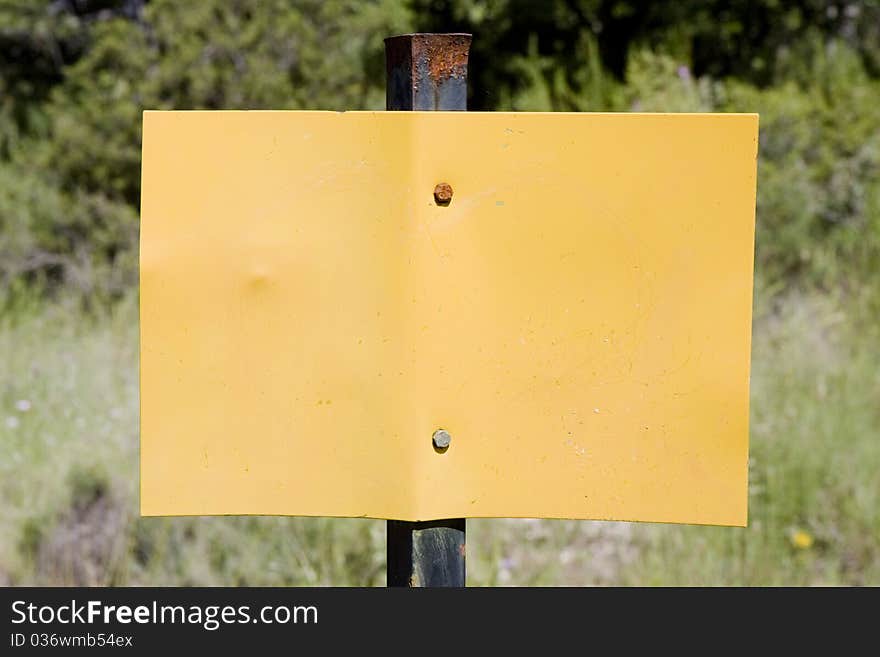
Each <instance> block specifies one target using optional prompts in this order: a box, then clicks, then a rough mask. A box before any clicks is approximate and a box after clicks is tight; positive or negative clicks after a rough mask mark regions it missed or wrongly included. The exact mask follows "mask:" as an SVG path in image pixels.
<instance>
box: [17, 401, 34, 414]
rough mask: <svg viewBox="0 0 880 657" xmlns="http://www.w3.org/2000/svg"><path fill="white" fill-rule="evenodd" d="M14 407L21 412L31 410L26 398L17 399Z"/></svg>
mask: <svg viewBox="0 0 880 657" xmlns="http://www.w3.org/2000/svg"><path fill="white" fill-rule="evenodd" d="M15 408H16V410H18V411H20V412H21V413H27V412H28V411H29V410H31V403H30V401H29V400H27V399H19V400H18V401H17V402H15Z"/></svg>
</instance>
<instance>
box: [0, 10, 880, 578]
mask: <svg viewBox="0 0 880 657" xmlns="http://www.w3.org/2000/svg"><path fill="white" fill-rule="evenodd" d="M407 31H468V32H472V33H474V35H475V38H474V43H473V49H472V55H471V62H470V76H469V79H470V96H471V97H470V106H471V108H472V109H480V110H520V111H536V110H542V111H547V110H565V111H598V110H612V111H676V112H677V111H718V112H728V111H747V112H760V114H761V136H760V159H759V185H758V192H759V193H758V224H757V249H756V288H757V294H756V307H755V329H754V356H753V361H754V368H753V370H754V371H753V380H752V389H753V414H752V452H751V453H752V456H753V463H752V476H751V487H752V489H751V519H752V522H751V525H750V527H749V529H748V530H742V531H740V530H736V531H729V530H724V529H713V528H676V527H668V528H667V527H643V526H631V525H623V524H616V523H560V522H556V523H553V522H538V521H535V522H531V523H530V522H528V521H475V522H473V523H471V526H472V533H471V537H470V540H469V543H470V544H471V545H480V546H481V548H482V549H481V550H480V551H479V552H476V551H475V556H474V557H473V560H472V561H471V564H472V566H471V568H472V570H471V573H472V576H473V578H474V579H473V580H472V581H475V582H483V583H507V582H511V581H515V582H520V583H532V582H540V583H587V582H598V583H608V582H633V583H810V582H822V583H835V582H844V583H865V582H873V583H878V582H880V570H878V568H880V565H878V564H880V544H878V543H880V538H878V537H880V515H878V512H877V509H880V499H878V495H880V492H878V491H880V478H878V477H880V475H878V473H880V433H878V426H880V411H878V409H880V378H878V374H877V371H876V363H877V361H878V360H880V347H878V344H880V342H878V337H880V336H878V331H877V330H876V326H877V313H878V308H880V301H878V300H880V293H878V287H880V286H878V284H877V275H878V262H880V175H878V174H880V0H863V1H861V2H857V1H854V0H845V1H832V0H802V1H801V2H793V1H791V0H681V1H679V2H675V3H667V2H646V1H638V0H629V1H619V0H543V1H531V0H364V1H356V0H296V1H294V0H199V1H198V2H196V1H193V2H181V1H178V0H151V1H147V0H51V1H46V2H41V1H38V0H0V309H2V310H0V312H2V317H0V471H2V475H3V476H2V478H0V503H2V505H3V508H4V512H5V511H6V509H7V508H11V509H12V511H11V512H10V513H4V514H3V516H2V518H3V519H2V520H0V536H2V539H0V581H3V580H9V581H11V582H13V583H33V582H44V583H46V582H49V583H51V582H67V583H75V582H83V583H125V582H142V583H167V584H173V583H250V584H258V583H270V584H271V583H377V582H378V583H381V582H380V581H379V580H380V579H381V572H382V559H383V550H382V541H383V536H382V528H381V525H379V524H376V523H371V522H369V521H354V520H351V521H331V520H314V519H313V520H307V519H297V520H289V519H266V518H250V519H248V518H242V519H228V518H217V519H189V520H185V521H183V520H178V521H164V520H161V519H149V520H141V519H138V518H137V517H136V516H137V511H136V497H137V496H136V489H135V483H136V472H137V380H136V371H137V348H136V344H137V334H136V326H137V312H136V305H135V304H134V303H133V299H134V298H135V295H136V284H137V240H138V204H139V182H140V129H141V111H142V110H143V109H155V108H183V109H185V108H302V109H305V108H316V109H381V108H382V107H383V105H384V84H385V82H384V56H383V44H382V39H383V38H384V37H385V36H389V35H392V34H397V33H402V32H407ZM84 537H88V539H87V540H86V538H84ZM524 545H527V546H528V549H525V548H524V547H523V546H524ZM328 546H329V547H328ZM320 555H325V558H321V557H320Z"/></svg>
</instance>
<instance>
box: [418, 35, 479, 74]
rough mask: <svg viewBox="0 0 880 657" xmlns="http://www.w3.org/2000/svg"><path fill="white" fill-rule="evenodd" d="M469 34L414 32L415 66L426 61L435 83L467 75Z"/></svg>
mask: <svg viewBox="0 0 880 657" xmlns="http://www.w3.org/2000/svg"><path fill="white" fill-rule="evenodd" d="M470 46H471V36H470V35H469V34H414V35H413V37H412V59H413V63H414V66H417V65H418V64H419V63H422V62H424V63H425V64H426V66H427V69H428V74H429V75H430V76H431V80H432V81H433V82H434V84H437V85H439V84H441V83H442V82H444V81H445V80H447V79H449V78H451V77H456V78H463V77H466V76H467V65H468V51H469V50H470Z"/></svg>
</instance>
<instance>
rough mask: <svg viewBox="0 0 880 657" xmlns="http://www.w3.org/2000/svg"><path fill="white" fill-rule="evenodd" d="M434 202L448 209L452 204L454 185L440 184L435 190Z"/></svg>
mask: <svg viewBox="0 0 880 657" xmlns="http://www.w3.org/2000/svg"><path fill="white" fill-rule="evenodd" d="M434 202H435V203H436V204H437V205H442V206H444V207H446V206H447V205H449V204H450V202H452V185H450V184H449V183H440V184H439V185H437V186H436V187H435V188H434Z"/></svg>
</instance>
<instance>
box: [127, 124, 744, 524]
mask: <svg viewBox="0 0 880 657" xmlns="http://www.w3.org/2000/svg"><path fill="white" fill-rule="evenodd" d="M757 126H758V119H757V116H756V115H702V114H691V115H687V114H681V115H663V114H525V113H487V114H482V113H455V112H452V113H443V112H427V113H419V112H403V113H395V112H378V113H372V112H349V113H333V112H225V111H224V112H146V113H145V115H144V146H143V200H142V225H141V511H142V513H143V514H144V515H203V514H280V515H314V516H369V517H377V518H395V519H402V520H427V519H435V518H448V517H478V516H479V517H486V516H490V517H492V516H507V517H554V518H596V519H619V520H645V521H659V522H689V523H704V524H729V525H744V524H745V523H746V510H747V461H748V394H749V352H750V335H751V303H752V264H753V262H752V260H753V241H754V211H755V157H756V151H757ZM442 182H446V183H448V184H449V185H451V187H452V189H453V198H452V202H451V203H450V204H449V205H448V206H446V207H442V206H439V205H437V203H436V202H435V200H434V196H433V192H434V188H435V186H436V185H437V184H438V183H442ZM438 428H443V429H446V430H447V431H448V432H449V434H450V435H451V436H452V443H451V446H450V447H449V448H448V450H446V451H445V452H444V453H438V452H437V451H436V450H435V448H434V446H433V444H432V441H431V437H432V434H433V433H434V431H435V430H436V429H438Z"/></svg>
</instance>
